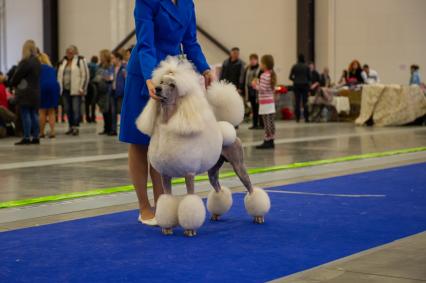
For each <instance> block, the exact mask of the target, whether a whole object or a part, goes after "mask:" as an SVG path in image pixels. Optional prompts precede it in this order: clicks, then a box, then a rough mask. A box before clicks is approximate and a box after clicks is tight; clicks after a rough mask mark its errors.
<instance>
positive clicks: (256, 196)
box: [244, 188, 271, 224]
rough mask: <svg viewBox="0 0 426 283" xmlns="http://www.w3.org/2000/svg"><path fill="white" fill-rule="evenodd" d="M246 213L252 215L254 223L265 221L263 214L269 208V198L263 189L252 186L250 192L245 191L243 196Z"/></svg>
mask: <svg viewBox="0 0 426 283" xmlns="http://www.w3.org/2000/svg"><path fill="white" fill-rule="evenodd" d="M244 206H245V207H246V210H247V213H248V214H249V215H251V216H253V219H254V223H256V224H263V223H265V215H266V214H267V213H268V212H269V210H270V209H271V200H270V199H269V196H268V193H266V192H265V191H264V190H263V189H260V188H254V189H253V192H252V193H247V195H246V196H245V198H244Z"/></svg>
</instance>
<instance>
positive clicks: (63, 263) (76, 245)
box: [0, 163, 426, 283]
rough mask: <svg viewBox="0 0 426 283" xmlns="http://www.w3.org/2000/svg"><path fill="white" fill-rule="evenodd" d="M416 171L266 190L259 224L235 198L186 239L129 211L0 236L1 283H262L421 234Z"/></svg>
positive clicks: (422, 195) (423, 188)
mask: <svg viewBox="0 0 426 283" xmlns="http://www.w3.org/2000/svg"><path fill="white" fill-rule="evenodd" d="M425 172H426V163H425V164H417V165H412V166H406V167H399V168H394V169H388V170H381V171H375V172H369V173H363V174H356V175H349V176H342V177H337V178H331V179H326V180H320V181H313V182H307V183H301V184H295V185H289V186H283V187H276V188H270V190H286V191H297V192H315V193H324V194H348V195H350V194H356V195H363V194H365V195H371V194H375V195H376V194H377V195H385V197H363V198H350V197H336V196H313V195H291V194H282V193H271V194H270V196H271V199H272V211H271V213H270V214H269V215H268V217H267V223H266V224H265V225H263V226H257V225H254V224H252V223H251V219H250V218H249V217H248V216H247V215H246V214H245V211H244V206H243V195H242V194H236V195H235V201H234V207H233V209H232V211H231V212H230V213H229V214H228V215H227V216H226V219H224V220H223V221H221V222H219V223H210V222H207V223H206V224H205V225H204V226H203V227H202V229H201V230H200V231H199V236H198V237H196V238H191V239H188V238H185V237H183V236H182V231H177V233H176V234H175V236H172V237H164V236H162V235H161V234H160V231H159V229H152V228H147V227H144V226H142V225H140V224H138V223H137V222H136V217H137V212H135V211H130V212H123V213H115V214H111V215H106V216H100V217H94V218H88V219H82V220H76V221H70V222H64V223H59V224H53V225H47V226H42V227H37V228H29V229H23V230H17V231H12V232H5V233H1V234H0V281H1V282H114V283H115V282H167V281H174V282H236V281H238V282H264V281H267V280H272V279H276V278H279V277H282V276H285V275H289V274H292V273H295V272H298V271H302V270H305V269H308V268H311V267H314V266H318V265H320V264H323V263H327V262H330V261H332V260H335V259H338V258H341V257H344V256H348V255H351V254H354V253H357V252H360V251H363V250H366V249H369V248H372V247H376V246H379V245H382V244H385V243H389V242H391V241H394V240H396V239H400V238H403V237H406V236H409V235H413V234H416V233H419V232H423V231H425V230H426V185H425V184H426V174H425Z"/></svg>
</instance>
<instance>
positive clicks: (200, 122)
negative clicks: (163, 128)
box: [168, 94, 209, 136]
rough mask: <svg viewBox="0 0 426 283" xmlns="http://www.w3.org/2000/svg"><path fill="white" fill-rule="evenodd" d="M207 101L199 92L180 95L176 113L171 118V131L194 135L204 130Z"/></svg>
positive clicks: (169, 125) (169, 124) (169, 123)
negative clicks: (204, 113)
mask: <svg viewBox="0 0 426 283" xmlns="http://www.w3.org/2000/svg"><path fill="white" fill-rule="evenodd" d="M207 107H209V106H208V104H207V101H205V99H204V97H203V96H201V95H198V94H194V95H186V96H182V97H180V99H179V101H178V105H177V109H176V113H175V114H174V115H173V116H172V117H171V118H170V120H169V122H168V127H169V129H170V130H171V131H173V132H175V133H177V134H179V135H183V136H188V135H194V134H198V133H200V132H201V131H203V129H204V127H205V121H204V117H203V113H202V112H203V109H208V108H207Z"/></svg>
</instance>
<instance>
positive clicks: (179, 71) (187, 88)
mask: <svg viewBox="0 0 426 283" xmlns="http://www.w3.org/2000/svg"><path fill="white" fill-rule="evenodd" d="M166 75H169V76H171V77H173V78H174V79H175V83H176V86H177V88H178V90H179V95H180V96H185V95H187V94H188V93H191V94H195V93H196V94H200V92H201V94H202V89H201V85H200V84H199V79H198V75H197V73H196V72H195V69H194V66H193V65H192V63H191V62H189V61H188V60H179V59H178V58H177V57H172V56H168V57H167V58H166V60H164V61H162V62H161V63H160V65H159V66H158V68H157V69H155V71H154V73H153V74H152V81H153V83H154V84H155V85H160V84H161V81H162V79H163V77H164V76H166Z"/></svg>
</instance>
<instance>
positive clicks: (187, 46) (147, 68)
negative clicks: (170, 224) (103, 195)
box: [120, 0, 212, 225]
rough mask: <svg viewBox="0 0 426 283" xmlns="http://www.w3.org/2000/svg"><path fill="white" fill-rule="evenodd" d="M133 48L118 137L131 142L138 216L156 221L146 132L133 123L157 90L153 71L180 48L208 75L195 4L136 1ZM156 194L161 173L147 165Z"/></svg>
mask: <svg viewBox="0 0 426 283" xmlns="http://www.w3.org/2000/svg"><path fill="white" fill-rule="evenodd" d="M134 16H135V24H136V37H137V43H136V47H135V48H134V49H133V51H132V55H131V58H130V60H129V63H128V67H127V73H128V76H127V81H126V87H125V95H124V100H123V106H122V107H123V108H122V113H121V128H120V141H122V142H125V143H129V144H130V146H129V169H130V176H131V178H132V182H133V185H134V187H135V190H136V193H137V196H138V200H139V208H140V216H139V221H140V222H142V223H144V224H147V225H156V224H157V223H156V220H155V217H154V213H153V211H152V208H151V206H150V204H149V200H148V195H147V180H148V167H149V164H148V158H147V152H148V145H149V141H150V140H149V137H148V136H146V135H144V134H142V133H141V132H139V131H138V129H137V128H136V124H135V121H136V119H137V117H138V116H139V114H140V113H141V112H142V110H143V108H144V107H145V105H146V104H147V102H148V99H149V98H150V97H152V98H153V99H158V97H156V95H155V85H154V84H153V82H152V80H151V78H152V72H153V71H154V69H155V68H156V67H157V65H158V64H159V63H160V62H161V61H162V60H164V59H165V58H166V57H167V56H169V55H171V56H175V55H179V54H180V53H181V46H182V47H183V52H184V53H185V54H186V55H187V58H188V59H189V60H190V61H192V63H193V64H194V65H195V67H196V68H197V69H198V71H199V72H200V73H201V74H203V75H204V77H205V80H206V84H209V83H210V82H211V80H212V75H211V72H210V67H209V65H208V64H207V61H206V58H205V56H204V54H203V52H202V50H201V47H200V45H199V44H198V41H197V27H196V18H195V8H194V3H193V1H192V0H136V8H135V12H134ZM149 171H150V174H151V179H152V182H153V186H154V197H155V201H157V199H158V197H159V196H160V195H161V193H162V192H163V188H162V183H161V178H160V176H159V174H158V173H157V172H156V171H155V170H154V169H153V168H152V167H151V168H150V170H149Z"/></svg>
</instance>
